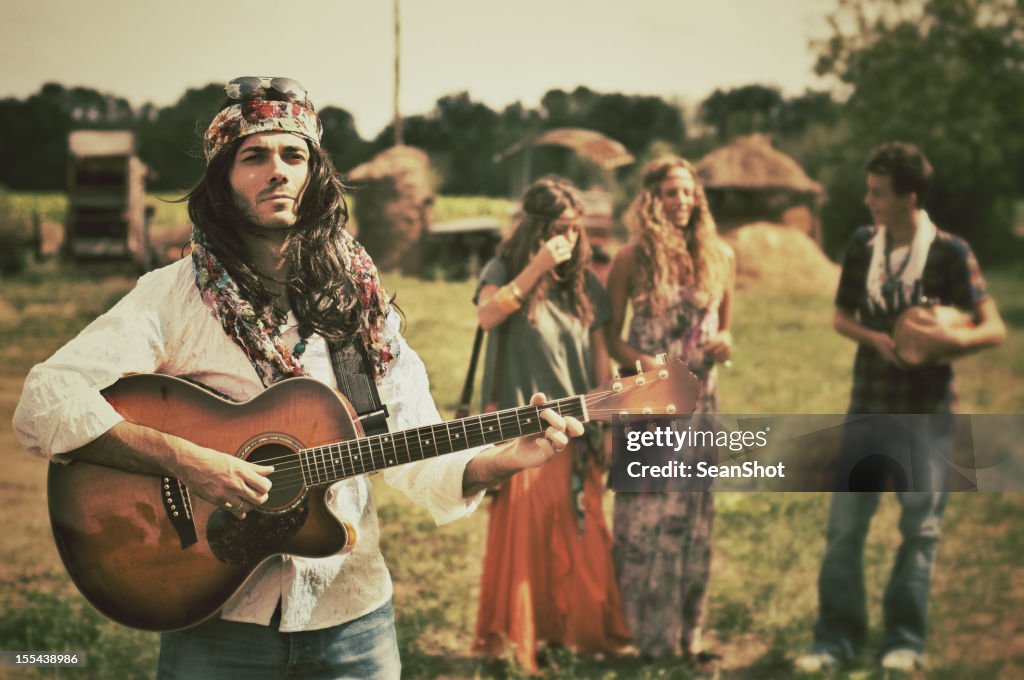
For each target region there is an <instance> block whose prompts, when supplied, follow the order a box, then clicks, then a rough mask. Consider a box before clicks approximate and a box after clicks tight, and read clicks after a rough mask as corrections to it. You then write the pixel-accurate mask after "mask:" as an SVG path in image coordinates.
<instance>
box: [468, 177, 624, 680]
mask: <svg viewBox="0 0 1024 680" xmlns="http://www.w3.org/2000/svg"><path fill="white" fill-rule="evenodd" d="M581 217H582V202H581V200H580V197H579V194H578V192H577V191H576V189H575V187H573V186H572V184H570V183H569V182H567V181H565V180H560V179H550V178H548V179H542V180H539V181H537V182H535V183H534V184H533V185H532V186H531V187H530V188H529V189H528V190H527V191H526V194H525V195H524V197H523V213H522V216H521V219H520V221H519V224H518V225H517V227H516V229H515V231H514V232H513V233H512V235H511V236H510V238H509V239H508V241H506V242H505V243H503V244H502V245H501V247H500V248H499V250H498V255H497V257H496V258H495V259H494V260H492V261H491V262H489V263H488V264H487V266H486V267H485V268H484V270H483V272H482V274H481V277H480V286H479V289H478V292H477V311H478V316H479V320H480V324H481V325H482V326H483V327H484V328H485V329H486V330H489V331H491V332H490V333H489V337H488V347H487V362H486V364H485V368H484V395H485V402H489V403H490V404H493V405H495V406H497V407H498V408H509V407H512V406H520V405H522V404H525V403H527V401H528V400H529V398H530V395H532V394H534V393H535V392H543V393H544V394H545V395H546V396H547V397H548V398H549V399H558V398H562V397H567V396H570V395H573V394H581V393H583V392H586V391H588V390H590V389H591V388H593V387H594V386H595V385H596V384H597V383H598V382H600V381H602V380H604V379H605V378H606V377H607V375H608V354H607V350H606V349H605V343H604V337H603V334H602V330H601V326H602V324H603V323H604V322H605V321H606V320H607V318H608V314H609V312H608V304H607V300H606V298H605V295H604V290H603V288H602V287H601V284H600V283H599V282H598V280H597V277H596V276H595V275H594V274H593V272H591V271H590V270H589V268H588V266H587V265H588V264H589V260H590V247H589V245H588V243H587V239H586V234H585V232H584V230H583V228H582V223H581ZM579 442H580V443H579V444H576V445H575V446H570V447H568V448H567V449H566V450H565V451H563V452H562V453H560V454H558V455H556V456H555V457H554V458H553V459H552V460H551V461H550V462H549V463H547V464H546V465H544V466H542V467H540V468H535V469H530V470H525V471H523V472H522V473H519V474H517V475H515V476H514V477H512V478H511V479H509V480H508V481H507V482H506V483H505V484H504V485H503V487H502V488H501V490H500V491H499V492H498V494H497V497H496V499H495V501H494V503H493V505H492V508H491V517H490V524H489V526H488V537H487V554H486V557H485V559H484V568H483V578H482V581H481V589H480V607H479V611H478V614H477V625H476V639H475V644H474V647H475V649H476V651H478V652H482V653H485V654H488V655H491V656H499V655H501V654H502V652H503V651H504V649H505V648H506V647H509V648H511V650H512V652H513V653H514V655H515V658H516V660H517V662H518V663H519V665H520V666H522V667H523V668H524V669H526V670H527V671H529V672H536V671H537V670H538V666H537V652H538V650H539V648H540V646H541V645H542V643H547V644H549V645H554V646H564V647H567V648H570V649H573V650H576V651H579V652H584V653H599V652H600V653H614V652H616V651H617V650H618V649H619V648H621V647H622V646H624V645H625V644H627V643H628V641H629V631H628V628H627V627H626V624H625V619H624V618H623V615H622V603H621V600H620V598H619V591H618V586H617V585H616V579H615V573H614V570H613V568H612V559H611V535H610V533H609V531H608V527H607V524H606V523H605V520H604V513H603V509H602V506H601V497H602V494H603V491H604V488H603V482H602V467H603V461H602V460H601V456H600V450H601V447H600V434H599V433H597V432H595V431H590V432H588V435H587V436H584V437H583V438H581V439H580V440H579Z"/></svg>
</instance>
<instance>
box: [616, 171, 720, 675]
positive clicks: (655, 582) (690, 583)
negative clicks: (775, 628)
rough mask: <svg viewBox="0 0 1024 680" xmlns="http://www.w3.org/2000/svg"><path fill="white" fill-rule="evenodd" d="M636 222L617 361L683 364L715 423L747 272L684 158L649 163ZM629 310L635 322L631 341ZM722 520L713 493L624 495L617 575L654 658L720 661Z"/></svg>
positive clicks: (625, 267) (622, 284) (622, 266)
mask: <svg viewBox="0 0 1024 680" xmlns="http://www.w3.org/2000/svg"><path fill="white" fill-rule="evenodd" d="M627 219H628V220H629V222H630V224H629V226H630V228H631V232H632V236H633V239H632V241H631V242H630V243H629V244H628V245H626V246H624V247H623V248H622V249H620V250H619V252H618V253H617V254H616V257H615V260H614V262H613V263H612V269H611V273H610V274H609V279H608V297H609V301H610V304H611V319H610V321H609V324H608V327H607V331H608V334H607V340H608V349H609V352H610V354H611V355H612V357H613V358H614V359H615V360H616V361H617V362H619V364H620V365H622V366H623V367H626V368H632V367H633V366H634V365H635V364H636V362H637V361H639V362H640V364H641V367H642V369H643V370H648V369H650V368H653V367H654V357H655V356H656V355H657V354H660V353H665V354H668V355H669V357H671V358H676V357H678V358H681V359H682V360H683V361H685V362H686V363H687V364H688V366H689V368H690V370H691V371H692V372H693V373H694V374H695V375H696V376H697V377H698V378H699V379H700V382H701V387H702V394H701V397H700V399H699V401H698V403H697V409H696V413H713V412H714V411H715V410H716V406H717V403H716V391H717V386H716V375H715V363H716V362H724V361H726V360H728V359H729V357H730V356H731V354H732V336H731V334H730V332H729V316H730V314H729V311H730V303H731V300H732V291H733V280H734V278H735V261H734V257H733V254H732V250H731V249H730V248H729V247H728V246H727V245H725V243H724V242H722V241H721V239H719V237H718V233H717V230H716V228H715V223H714V220H713V219H712V217H711V213H710V211H709V210H708V206H707V201H706V198H705V196H704V192H703V190H702V188H701V186H700V184H699V181H698V179H697V174H696V171H695V170H694V168H693V166H692V165H691V164H690V163H688V162H687V161H685V160H683V159H682V158H677V157H669V158H664V159H659V160H656V161H653V162H651V163H649V164H648V165H647V166H646V167H645V168H644V172H643V190H642V191H641V193H640V195H639V196H638V197H637V198H636V200H635V201H634V202H633V204H632V206H631V207H630V212H629V214H628V218H627ZM627 304H631V305H632V307H633V317H632V321H631V323H630V328H629V336H628V340H623V339H622V328H623V325H624V322H625V317H626V306H627ZM713 519H714V501H713V496H712V494H711V493H710V492H703V491H690V492H674V493H666V492H656V491H653V492H644V493H619V494H616V497H615V510H614V537H615V547H614V556H615V569H616V573H617V574H618V578H619V589H620V592H621V593H622V599H623V601H624V603H625V613H626V620H627V622H628V623H629V626H630V629H631V630H632V633H633V643H634V645H635V646H636V648H637V650H638V652H639V653H640V654H641V655H642V656H644V657H648V658H660V657H666V656H682V657H684V658H685V659H687V660H701V659H703V658H705V657H707V656H708V654H707V653H706V652H702V650H701V641H700V633H701V624H702V622H703V618H704V608H705V601H706V597H707V583H708V576H709V573H710V567H711V527H712V523H713Z"/></svg>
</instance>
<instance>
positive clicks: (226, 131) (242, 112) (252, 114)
mask: <svg viewBox="0 0 1024 680" xmlns="http://www.w3.org/2000/svg"><path fill="white" fill-rule="evenodd" d="M275 131H280V132H291V133H292V134H296V135H299V136H300V137H303V138H304V139H306V140H308V141H309V142H311V143H313V144H315V145H316V146H320V138H321V137H322V136H323V133H324V130H323V127H322V126H321V125H320V118H319V117H317V115H316V112H315V111H313V109H312V108H311V107H309V106H307V105H305V104H302V103H299V102H293V101H276V100H272V101H265V100H262V99H247V100H245V101H243V102H241V103H238V104H233V105H231V106H229V107H227V108H226V109H222V110H221V111H220V113H218V114H217V115H216V116H214V118H213V122H211V123H210V127H208V128H207V129H206V135H205V136H204V138H203V155H205V156H206V162H207V163H209V162H210V159H211V158H213V157H214V156H216V155H217V154H218V153H220V151H221V149H223V148H224V147H225V146H227V145H228V144H230V143H231V142H233V141H235V140H236V139H240V138H242V137H246V136H248V135H253V134H256V133H257V132H275Z"/></svg>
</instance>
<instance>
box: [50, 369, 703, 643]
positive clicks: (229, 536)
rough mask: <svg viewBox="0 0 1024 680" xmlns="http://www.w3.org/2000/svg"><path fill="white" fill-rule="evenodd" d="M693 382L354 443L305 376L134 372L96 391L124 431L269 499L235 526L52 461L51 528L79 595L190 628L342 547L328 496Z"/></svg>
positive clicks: (336, 401) (337, 412)
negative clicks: (303, 560)
mask: <svg viewBox="0 0 1024 680" xmlns="http://www.w3.org/2000/svg"><path fill="white" fill-rule="evenodd" d="M699 392H700V385H699V382H698V381H697V379H696V378H695V377H694V376H693V374H691V373H690V372H689V370H688V369H687V368H686V365H685V364H683V363H682V362H681V361H679V360H674V361H672V362H668V363H664V364H663V365H661V366H660V367H658V368H656V369H655V370H652V371H648V372H647V373H643V374H641V375H638V376H635V377H630V378H621V379H615V380H612V381H609V382H607V383H605V384H604V385H601V386H600V387H598V388H597V389H595V390H593V391H591V392H589V393H588V394H586V395H584V396H574V397H568V398H565V399H559V400H556V401H552V402H549V403H546V404H542V405H540V406H523V407H520V408H512V409H506V410H503V411H497V412H494V413H487V414H483V415H479V416H470V417H467V418H461V419H458V420H453V421H449V422H445V423H439V424H436V425H427V426H424V427H417V428H412V429H408V430H403V431H401V432H394V433H386V434H380V435H374V436H371V437H365V436H362V432H361V428H360V427H359V425H358V423H357V422H356V421H355V420H353V417H352V412H351V408H350V406H349V405H348V402H347V401H345V399H344V398H343V397H341V396H340V395H339V394H338V393H337V392H335V391H334V390H332V389H331V388H329V387H327V386H326V385H324V384H323V383H321V382H319V381H316V380H313V379H311V378H294V379H291V380H286V381H284V382H280V383H277V384H275V385H274V386H272V387H270V388H268V389H267V390H265V391H264V392H262V393H261V394H260V395H259V396H257V397H256V398H254V399H252V400H250V401H247V402H244V403H234V402H231V401H228V400H226V399H223V398H221V397H218V396H216V395H214V394H212V393H210V392H208V391H206V390H205V389H201V388H199V387H197V386H195V385H194V384H192V383H190V382H187V381H185V380H181V379H179V378H173V377H168V376H164V375H148V374H143V375H132V376H128V377H125V378H123V379H121V380H119V381H118V382H117V383H115V384H114V385H112V386H111V387H109V388H108V389H106V390H104V392H103V394H104V396H105V397H106V399H107V401H108V402H110V404H111V405H112V406H113V407H114V408H115V409H116V410H117V411H118V413H120V414H121V415H122V416H124V418H125V419H126V420H128V421H130V422H134V423H138V424H141V425H146V426H148V427H152V428H154V429H156V430H159V431H162V432H166V433H169V434H172V435H176V436H179V437H183V438H185V439H189V440H191V441H193V442H195V443H197V444H200V445H202V446H206V447H209V448H212V449H216V450H218V451H223V452H225V455H232V456H237V457H239V458H243V459H245V460H249V461H252V462H255V463H262V464H273V465H274V472H273V473H272V474H271V475H270V480H271V482H272V483H273V486H272V488H271V490H270V498H269V500H268V501H267V502H266V503H265V504H264V505H262V506H260V507H259V508H257V509H256V510H254V511H250V512H249V513H248V514H247V516H246V518H245V519H244V520H239V519H238V518H236V517H235V515H233V514H231V513H229V512H227V511H225V510H223V509H221V508H219V507H218V506H216V505H213V504H211V503H208V502H206V501H205V500H203V499H201V498H199V497H198V496H194V495H192V494H190V493H189V490H188V488H187V487H186V486H185V485H184V484H182V483H181V482H180V481H178V480H176V479H174V478H171V477H158V476H150V475H144V474H138V473H133V472H126V471H123V470H118V469H115V468H111V467H106V466H102V465H93V464H90V463H85V462H81V461H78V462H72V463H70V464H66V465H64V464H59V463H51V465H50V469H49V479H48V490H47V491H48V502H49V511H50V524H51V526H52V529H53V536H54V540H55V541H56V544H57V549H58V551H59V552H60V556H61V559H62V560H63V562H64V566H65V567H66V568H67V570H68V573H69V574H70V575H71V578H72V580H73V581H74V583H75V585H76V586H77V587H78V589H79V590H80V591H81V592H82V595H84V596H85V598H86V599H87V600H88V601H89V602H90V603H92V605H93V606H95V607H96V608H97V609H98V610H99V611H100V612H102V613H103V614H105V615H106V616H108V617H110V618H111V619H113V620H114V621H117V622H119V623H122V624H124V625H126V626H131V627H133V628H139V629H143V630H151V631H166V630H176V629H181V628H187V627H189V626H193V625H195V624H198V623H201V622H202V621H204V620H206V619H208V618H210V617H212V616H214V615H215V614H217V612H218V611H219V610H220V609H221V608H222V607H223V606H224V604H225V603H226V602H227V601H228V600H229V599H230V598H231V597H232V595H234V594H235V593H236V592H237V591H238V590H239V589H240V588H241V587H242V586H243V585H245V583H246V581H247V580H248V579H249V578H250V577H251V576H252V573H253V572H254V571H255V569H256V568H257V567H258V566H259V565H260V564H261V563H263V562H265V561H267V560H268V559H271V558H272V557H274V556H276V555H280V554H291V555H299V556H303V557H325V556H328V555H333V554H336V553H339V552H342V551H345V550H349V549H351V547H352V546H353V545H354V544H355V541H356V536H355V530H354V527H353V526H352V525H351V524H349V523H348V522H346V521H344V520H342V519H339V518H337V517H335V516H334V515H333V514H331V512H330V511H329V510H328V508H327V506H326V504H325V502H324V495H325V493H326V490H327V488H328V486H330V485H331V484H333V483H334V482H337V481H339V480H342V479H346V478H349V477H354V476H356V475H363V474H368V473H373V472H377V471H380V470H383V469H386V468H389V467H392V466H396V465H403V464H406V463H411V462H414V461H418V460H425V459H427V458H431V457H434V456H440V455H444V454H446V453H452V452H455V451H461V450H465V449H468V448H472V447H475V446H480V445H482V444H491V443H497V442H502V441H505V440H508V439H514V438H516V437H524V436H530V435H539V434H541V433H542V432H543V431H544V429H546V427H547V423H546V422H545V421H543V420H541V418H540V417H539V413H540V411H541V410H543V409H545V408H551V409H554V410H555V411H556V412H558V413H561V414H562V415H566V416H573V417H575V418H577V419H579V420H580V421H583V422H586V421H589V420H602V421H611V420H612V418H614V417H615V416H616V415H617V414H623V415H625V414H642V413H650V414H654V415H658V414H674V413H678V414H682V415H688V414H690V413H692V412H693V409H694V406H695V404H696V398H697V396H698V395H699Z"/></svg>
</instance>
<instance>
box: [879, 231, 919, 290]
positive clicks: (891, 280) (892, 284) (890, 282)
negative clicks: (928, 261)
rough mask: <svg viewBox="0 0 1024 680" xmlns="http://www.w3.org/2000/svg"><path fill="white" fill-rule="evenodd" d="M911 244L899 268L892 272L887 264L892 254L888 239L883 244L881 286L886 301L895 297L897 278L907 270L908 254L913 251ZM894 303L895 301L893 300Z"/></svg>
mask: <svg viewBox="0 0 1024 680" xmlns="http://www.w3.org/2000/svg"><path fill="white" fill-rule="evenodd" d="M912 245H913V244H911V245H908V246H907V254H906V255H905V256H904V257H903V262H901V263H900V268H899V269H898V270H897V271H895V272H893V271H892V268H891V266H890V264H889V255H890V253H891V252H892V249H891V247H890V244H889V241H888V239H887V240H886V244H885V283H883V284H882V294H883V295H884V296H885V298H886V300H889V299H891V298H893V297H894V296H895V293H896V290H897V289H898V287H899V278H900V277H901V276H903V272H904V271H905V270H906V268H907V264H908V263H909V262H910V254H911V252H912V251H913V247H912ZM894 301H895V300H894Z"/></svg>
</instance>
